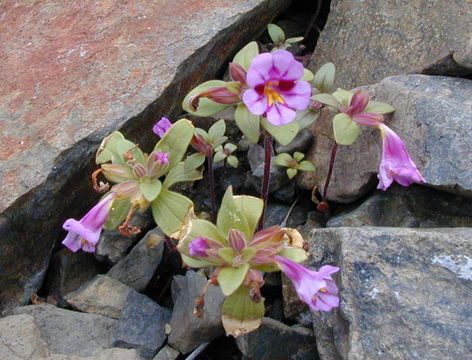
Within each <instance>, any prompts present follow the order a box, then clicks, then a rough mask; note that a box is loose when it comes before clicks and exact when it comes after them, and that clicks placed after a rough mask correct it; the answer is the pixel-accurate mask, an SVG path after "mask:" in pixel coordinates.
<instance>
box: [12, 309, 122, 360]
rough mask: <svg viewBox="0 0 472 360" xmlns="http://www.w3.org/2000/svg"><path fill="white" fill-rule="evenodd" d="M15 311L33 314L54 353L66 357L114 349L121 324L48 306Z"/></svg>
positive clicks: (103, 317) (92, 315)
mask: <svg viewBox="0 0 472 360" xmlns="http://www.w3.org/2000/svg"><path fill="white" fill-rule="evenodd" d="M13 312H14V313H15V314H28V315H31V316H32V317H33V318H34V320H35V322H36V324H37V325H38V326H39V329H40V331H41V335H42V337H43V339H44V340H45V341H46V343H47V344H48V345H49V350H50V351H51V353H56V354H64V355H77V356H90V355H93V354H95V353H97V352H99V351H102V350H104V349H108V348H111V347H112V338H111V336H112V333H113V331H114V330H115V327H116V325H117V322H118V321H117V320H113V319H110V318H107V317H105V316H101V315H95V314H84V313H79V312H75V311H70V310H64V309H60V308H57V307H55V306H53V305H48V304H44V305H29V306H22V307H19V308H16V309H14V310H13Z"/></svg>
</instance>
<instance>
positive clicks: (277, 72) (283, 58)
mask: <svg viewBox="0 0 472 360" xmlns="http://www.w3.org/2000/svg"><path fill="white" fill-rule="evenodd" d="M272 56H273V58H274V60H273V61H274V70H273V71H274V76H276V77H277V78H278V79H279V80H288V81H295V80H299V79H301V78H302V76H303V64H302V63H301V62H299V61H297V60H295V58H294V57H293V55H292V54H291V53H290V52H288V51H286V50H276V51H274V52H273V53H272Z"/></svg>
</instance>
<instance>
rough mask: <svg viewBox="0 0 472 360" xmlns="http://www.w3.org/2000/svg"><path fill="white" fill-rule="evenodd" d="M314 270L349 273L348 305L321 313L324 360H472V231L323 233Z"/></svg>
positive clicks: (344, 298)
mask: <svg viewBox="0 0 472 360" xmlns="http://www.w3.org/2000/svg"><path fill="white" fill-rule="evenodd" d="M310 253H311V254H312V259H311V266H313V267H314V268H316V269H318V268H319V267H320V266H321V265H323V264H332V265H335V266H339V267H340V268H341V271H340V273H338V274H336V275H335V276H334V277H335V280H336V282H337V284H338V287H339V288H340V296H341V306H340V308H339V309H334V310H333V311H331V312H328V313H323V312H316V313H313V317H314V323H313V325H314V330H315V335H316V339H317V346H318V352H319V354H320V357H321V358H322V359H327V360H331V359H333V360H334V359H336V360H338V359H353V358H356V359H382V360H383V359H428V360H436V359H438V360H439V359H441V360H442V359H467V358H470V357H472V349H471V347H470V338H471V336H472V325H471V324H472V314H471V312H470V300H469V299H470V296H471V294H472V290H471V281H472V229H470V228H456V229H450V228H447V229H446V228H443V229H399V228H372V227H370V228H368V227H363V228H336V229H318V230H316V231H315V232H313V236H312V237H311V239H310Z"/></svg>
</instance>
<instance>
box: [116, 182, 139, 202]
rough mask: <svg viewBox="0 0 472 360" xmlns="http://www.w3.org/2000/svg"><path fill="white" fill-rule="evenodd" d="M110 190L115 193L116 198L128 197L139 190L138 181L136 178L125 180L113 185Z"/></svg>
mask: <svg viewBox="0 0 472 360" xmlns="http://www.w3.org/2000/svg"><path fill="white" fill-rule="evenodd" d="M111 190H112V191H113V192H115V193H116V195H117V199H118V200H123V199H130V198H132V197H134V196H135V195H136V194H137V193H138V192H139V183H138V182H137V181H136V180H127V181H123V182H121V183H119V184H116V185H114V186H113V187H112V188H111Z"/></svg>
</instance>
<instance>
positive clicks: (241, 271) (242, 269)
mask: <svg viewBox="0 0 472 360" xmlns="http://www.w3.org/2000/svg"><path fill="white" fill-rule="evenodd" d="M248 270H249V264H243V265H241V266H239V267H224V268H223V269H221V271H220V272H219V273H218V277H217V279H218V284H219V285H220V288H221V291H222V292H223V295H225V296H229V295H231V294H232V293H233V292H235V291H236V290H237V289H238V288H239V287H240V286H241V284H242V283H243V281H244V279H245V278H246V275H247V272H248Z"/></svg>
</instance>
